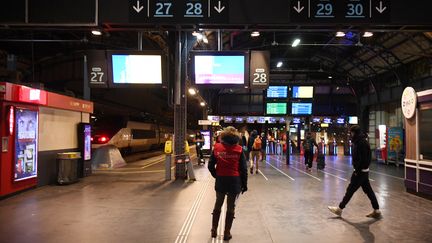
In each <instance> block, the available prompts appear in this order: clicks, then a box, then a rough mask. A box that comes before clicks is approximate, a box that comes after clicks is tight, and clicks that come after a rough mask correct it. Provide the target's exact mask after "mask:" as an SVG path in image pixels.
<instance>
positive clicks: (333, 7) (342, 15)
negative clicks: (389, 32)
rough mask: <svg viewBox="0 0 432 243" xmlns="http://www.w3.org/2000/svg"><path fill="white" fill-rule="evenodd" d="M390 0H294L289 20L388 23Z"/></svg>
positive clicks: (299, 21) (302, 21)
mask: <svg viewBox="0 0 432 243" xmlns="http://www.w3.org/2000/svg"><path fill="white" fill-rule="evenodd" d="M390 2H391V1H390V0H294V1H291V6H290V14H291V22H297V23H315V22H319V23H344V22H346V23H388V22H390V8H391V3H390Z"/></svg>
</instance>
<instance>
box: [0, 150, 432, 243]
mask: <svg viewBox="0 0 432 243" xmlns="http://www.w3.org/2000/svg"><path fill="white" fill-rule="evenodd" d="M194 158H196V157H194V156H193V157H192V159H193V161H196V159H194ZM163 159H164V158H163V155H160V156H156V157H153V158H149V159H146V160H140V161H138V162H135V163H131V164H130V165H128V167H127V168H123V169H116V170H110V171H97V172H96V173H95V174H94V175H93V176H90V177H87V178H85V179H83V180H82V181H80V182H79V183H76V184H72V185H68V186H44V187H41V188H37V189H36V190H31V191H27V192H24V193H20V194H18V195H15V196H13V197H9V198H6V199H4V200H1V201H0V225H1V227H0V242H9V243H13V242H33V243H38V242H44V243H50V242H63V243H64V242H124V243H127V242H172V243H174V242H175V243H179V242H198V243H202V242H223V241H222V232H223V231H222V226H223V224H222V225H220V227H219V235H218V238H216V239H212V238H210V227H211V211H212V207H213V204H214V201H215V193H214V179H213V178H212V177H211V175H210V173H209V172H208V170H207V167H206V166H198V165H195V166H194V168H195V174H196V176H197V181H195V182H184V181H165V180H164V175H165V174H164V171H163V168H164V165H163V161H164V160H163ZM326 161H327V166H326V168H325V169H324V170H323V171H318V170H316V164H314V169H313V170H312V171H311V172H307V171H306V170H305V167H304V163H303V158H302V157H299V156H292V157H291V164H290V165H289V166H287V165H286V164H285V158H284V157H283V156H277V155H270V156H268V157H267V162H261V163H260V173H259V174H254V175H250V174H249V183H248V184H249V185H248V187H249V191H247V192H246V193H245V194H243V195H241V196H240V198H239V201H238V203H237V209H236V219H235V220H234V224H233V228H232V232H231V233H232V235H233V239H232V240H231V241H230V242H263V243H266V242H353V243H354V242H431V239H432V225H431V224H430V222H432V201H429V200H427V199H424V198H421V197H418V196H415V195H412V194H409V193H407V192H405V187H404V184H403V175H404V169H403V168H402V167H400V168H396V167H395V166H387V165H382V164H377V163H375V162H374V163H373V165H372V166H371V172H370V179H371V184H372V187H373V188H374V190H375V192H376V195H377V198H378V201H379V203H380V206H381V211H382V213H383V218H382V219H380V220H375V219H370V218H367V217H365V215H366V214H367V213H369V212H370V211H371V206H370V203H369V201H368V199H367V197H366V195H364V194H363V192H362V191H361V190H360V191H358V192H357V193H356V194H355V195H354V197H353V198H352V200H351V202H350V203H349V204H348V206H347V208H346V209H345V210H344V212H343V217H342V218H337V217H334V216H333V215H332V214H331V213H330V212H329V211H328V209H327V206H328V205H337V203H338V202H339V201H340V200H341V199H342V197H343V195H344V193H345V189H346V186H347V183H348V181H349V178H350V174H351V172H352V169H351V165H350V157H343V156H334V157H332V156H327V158H326ZM221 218H223V217H221ZM23 225H25V227H23Z"/></svg>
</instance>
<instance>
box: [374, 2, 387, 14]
mask: <svg viewBox="0 0 432 243" xmlns="http://www.w3.org/2000/svg"><path fill="white" fill-rule="evenodd" d="M375 9H376V10H377V11H378V12H379V13H380V14H382V13H383V12H384V11H385V10H386V9H387V7H385V6H383V3H382V1H380V2H379V7H375Z"/></svg>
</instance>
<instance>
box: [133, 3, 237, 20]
mask: <svg viewBox="0 0 432 243" xmlns="http://www.w3.org/2000/svg"><path fill="white" fill-rule="evenodd" d="M228 3H229V1H228V0H136V1H129V22H130V23H226V22H228V9H229V4H228Z"/></svg>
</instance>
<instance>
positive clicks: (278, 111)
mask: <svg viewBox="0 0 432 243" xmlns="http://www.w3.org/2000/svg"><path fill="white" fill-rule="evenodd" d="M286 110H287V104H286V103H267V114H272V115H285V114H286Z"/></svg>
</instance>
